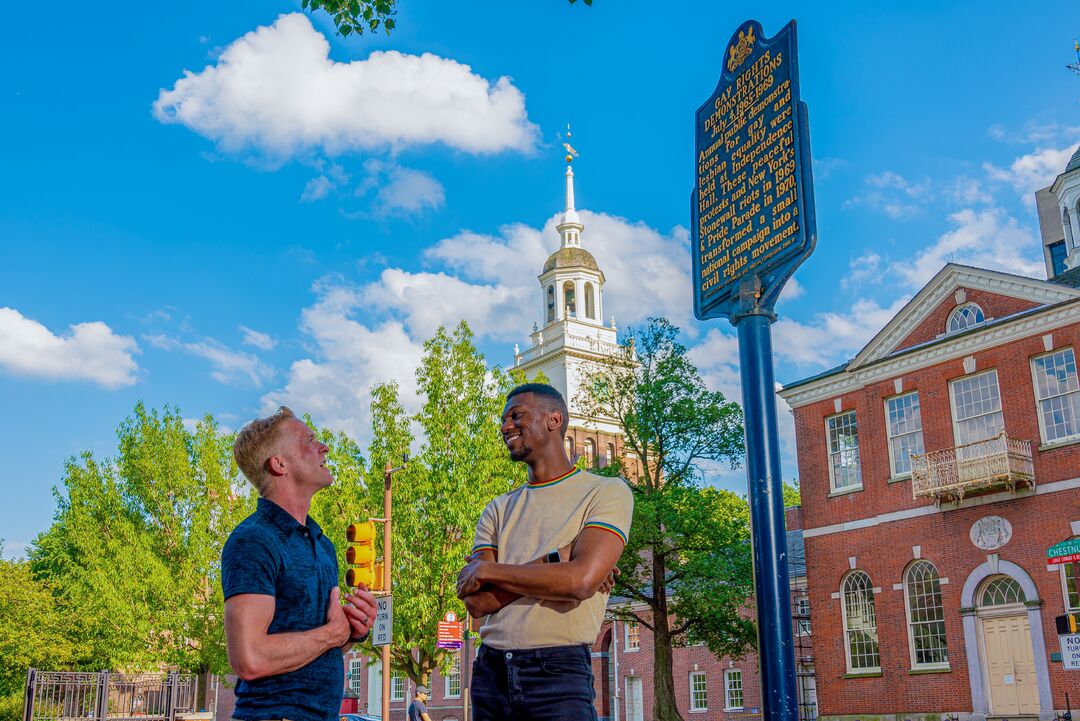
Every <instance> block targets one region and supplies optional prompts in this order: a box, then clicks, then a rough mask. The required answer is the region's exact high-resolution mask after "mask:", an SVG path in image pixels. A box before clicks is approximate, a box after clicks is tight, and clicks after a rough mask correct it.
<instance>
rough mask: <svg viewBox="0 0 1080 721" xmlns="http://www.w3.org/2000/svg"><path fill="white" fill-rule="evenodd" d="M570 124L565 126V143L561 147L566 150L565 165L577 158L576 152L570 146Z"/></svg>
mask: <svg viewBox="0 0 1080 721" xmlns="http://www.w3.org/2000/svg"><path fill="white" fill-rule="evenodd" d="M571 134H572V133H571V132H570V123H567V124H566V142H565V143H563V147H564V148H566V164H567V165H569V164H570V163H572V162H574V158H576V157H577V156H578V152H577V151H576V150H574V146H572V145H570V136H571Z"/></svg>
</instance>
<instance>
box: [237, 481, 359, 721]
mask: <svg viewBox="0 0 1080 721" xmlns="http://www.w3.org/2000/svg"><path fill="white" fill-rule="evenodd" d="M337 585H338V565H337V553H336V552H335V551H334V544H333V543H331V542H330V539H329V538H327V537H326V536H324V535H323V532H322V529H321V528H319V524H317V523H315V521H314V520H312V518H311V516H308V517H307V524H306V525H300V524H299V523H297V522H296V519H295V518H293V517H292V516H290V515H289V514H288V513H287V512H286V511H285V510H284V509H283V508H281V507H280V506H278V505H277V504H275V503H273V502H272V501H268V500H267V499H265V498H260V499H259V505H258V508H257V509H256V511H255V513H252V514H251V515H250V516H248V517H247V518H245V519H244V520H243V521H242V522H241V523H240V525H239V526H237V527H236V529H235V530H234V531H233V532H232V533H231V534H230V535H229V540H228V541H226V542H225V548H224V549H222V551H221V586H222V590H223V591H224V592H225V598H226V599H228V598H230V597H232V596H236V595H238V594H241V593H257V594H262V595H264V596H273V597H274V599H275V602H276V603H275V606H274V619H273V621H271V622H270V629H269V633H285V632H287V631H308V630H310V629H313V628H316V627H318V626H322V625H323V624H324V623H326V607H327V606H328V605H329V603H330V590H331V589H332V588H334V587H335V586H337ZM344 685H345V671H344V665H343V663H342V659H341V649H336V648H334V649H330V650H329V651H327V652H326V653H324V654H322V655H321V656H319V657H318V658H316V659H315V660H314V661H312V662H311V663H309V664H308V665H307V666H304V667H303V668H299V669H297V670H295V671H291V672H289V673H283V674H280V675H278V676H267V677H265V678H260V679H256V680H255V681H244V680H242V679H241V680H240V682H239V683H238V684H237V686H236V710H235V711H234V712H233V717H235V718H238V719H243V720H244V721H263V720H265V719H280V718H286V719H292V720H293V721H337V718H338V712H339V711H340V710H341V697H342V693H343V691H344Z"/></svg>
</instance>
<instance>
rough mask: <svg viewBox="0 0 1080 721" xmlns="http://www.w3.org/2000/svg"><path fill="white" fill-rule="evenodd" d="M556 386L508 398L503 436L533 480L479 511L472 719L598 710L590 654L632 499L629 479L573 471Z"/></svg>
mask: <svg viewBox="0 0 1080 721" xmlns="http://www.w3.org/2000/svg"><path fill="white" fill-rule="evenodd" d="M568 421H569V413H568V411H567V407H566V402H565V401H564V400H563V397H562V395H561V394H560V393H559V392H558V391H557V390H556V389H555V388H553V387H551V386H549V385H545V384H539V383H529V384H525V385H522V386H518V387H517V388H515V389H514V390H512V391H511V392H510V393H509V395H508V396H507V400H506V407H505V409H504V411H503V417H502V428H501V431H502V436H503V441H504V442H505V443H506V446H507V449H508V450H509V451H510V458H511V459H512V460H515V461H521V462H523V463H525V464H526V465H527V466H528V474H529V475H528V479H529V480H528V483H526V484H525V485H524V486H522V487H520V488H516V489H514V490H512V491H510V492H509V493H505V494H503V495H501V496H499V497H498V498H496V499H495V500H493V501H491V502H490V503H489V504H488V505H487V507H486V508H485V509H484V512H483V514H482V515H481V517H480V523H479V525H478V527H477V529H476V540H475V544H474V547H473V553H472V555H471V556H470V558H469V562H468V564H467V565H466V566H465V567H464V568H463V569H462V570H461V573H460V574H459V576H458V596H459V597H460V598H462V599H463V600H464V601H465V607H466V608H467V609H468V611H469V613H470V615H472V616H473V617H476V618H481V617H484V622H483V625H482V626H481V628H480V637H481V638H482V639H483V641H484V643H483V645H482V646H481V647H480V651H479V653H478V655H477V659H476V663H475V665H474V669H473V680H472V703H473V709H474V714H475V719H476V721H494V720H496V719H498V720H499V721H506V720H508V719H514V720H516V721H581V720H582V719H596V710H595V707H594V706H593V700H594V697H595V693H594V690H593V675H592V658H591V653H590V647H591V646H592V644H593V643H594V642H595V641H596V636H597V634H598V633H599V631H600V625H601V623H602V622H603V618H604V609H605V607H606V605H607V599H608V592H609V591H610V590H611V586H612V585H613V583H614V576H613V574H614V573H616V572H617V571H616V570H615V564H616V563H617V562H618V560H619V556H620V555H621V554H622V550H623V546H624V545H625V544H626V538H627V533H628V532H629V530H630V522H631V519H632V517H633V509H634V502H633V496H632V494H631V492H630V489H629V487H628V486H627V484H626V482H625V481H623V480H622V479H620V478H605V477H602V476H597V475H594V474H592V473H588V472H587V471H582V470H579V469H576V468H575V467H574V466H573V465H572V464H571V463H570V460H569V459H568V458H567V457H566V451H565V450H564V446H563V437H564V436H565V435H566V428H567V424H568Z"/></svg>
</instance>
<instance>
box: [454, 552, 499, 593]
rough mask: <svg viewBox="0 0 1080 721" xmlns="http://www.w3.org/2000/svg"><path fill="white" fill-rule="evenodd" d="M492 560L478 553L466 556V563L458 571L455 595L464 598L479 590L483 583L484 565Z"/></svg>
mask: <svg viewBox="0 0 1080 721" xmlns="http://www.w3.org/2000/svg"><path fill="white" fill-rule="evenodd" d="M491 563H492V562H491V561H489V560H487V559H485V558H482V557H481V556H480V554H477V555H474V556H468V557H467V563H466V564H465V568H463V569H461V571H459V572H458V578H457V596H458V598H465V597H466V596H471V595H472V594H474V593H476V592H477V591H479V590H480V588H481V586H483V585H484V580H483V572H484V566H486V565H490V564H491Z"/></svg>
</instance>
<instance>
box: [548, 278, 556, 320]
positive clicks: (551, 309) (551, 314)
mask: <svg viewBox="0 0 1080 721" xmlns="http://www.w3.org/2000/svg"><path fill="white" fill-rule="evenodd" d="M553 320H555V286H554V285H549V286H548V290H547V322H548V323H550V322H552V321H553Z"/></svg>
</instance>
